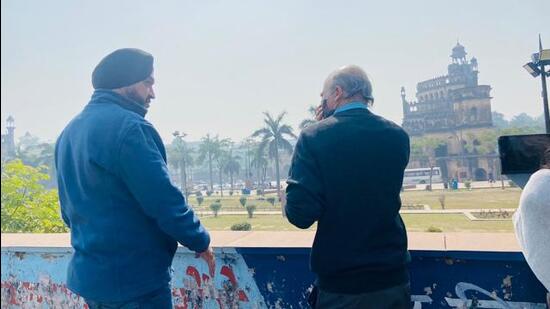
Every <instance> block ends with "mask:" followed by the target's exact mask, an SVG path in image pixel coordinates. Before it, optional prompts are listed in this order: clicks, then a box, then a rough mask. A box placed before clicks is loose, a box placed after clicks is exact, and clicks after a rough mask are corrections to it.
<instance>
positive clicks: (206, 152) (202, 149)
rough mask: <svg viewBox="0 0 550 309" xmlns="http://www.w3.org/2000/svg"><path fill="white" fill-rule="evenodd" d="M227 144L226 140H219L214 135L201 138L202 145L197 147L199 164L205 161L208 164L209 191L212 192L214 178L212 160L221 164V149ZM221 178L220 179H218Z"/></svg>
mask: <svg viewBox="0 0 550 309" xmlns="http://www.w3.org/2000/svg"><path fill="white" fill-rule="evenodd" d="M228 142H229V140H228V139H221V140H220V138H219V137H218V136H217V135H216V136H214V137H211V136H210V133H209V134H206V136H205V137H203V138H202V143H201V144H200V146H199V157H198V159H197V160H198V161H199V162H201V163H202V162H204V161H205V160H207V162H208V172H209V176H210V191H214V177H213V174H212V163H213V162H214V160H217V161H218V162H221V160H218V159H221V158H220V157H221V155H222V149H223V148H224V147H225V146H226V145H227V143H228ZM220 178H221V177H220Z"/></svg>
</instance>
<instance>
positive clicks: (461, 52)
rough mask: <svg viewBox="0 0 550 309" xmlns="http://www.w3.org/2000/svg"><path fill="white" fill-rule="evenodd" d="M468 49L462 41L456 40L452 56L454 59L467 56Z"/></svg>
mask: <svg viewBox="0 0 550 309" xmlns="http://www.w3.org/2000/svg"><path fill="white" fill-rule="evenodd" d="M466 54H467V53H466V49H465V48H464V46H462V45H460V43H458V42H456V46H455V47H453V52H452V54H451V57H452V58H454V59H461V58H465V57H466Z"/></svg>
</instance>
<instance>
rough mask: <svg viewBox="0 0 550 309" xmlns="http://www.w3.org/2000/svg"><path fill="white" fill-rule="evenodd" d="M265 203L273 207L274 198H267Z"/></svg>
mask: <svg viewBox="0 0 550 309" xmlns="http://www.w3.org/2000/svg"><path fill="white" fill-rule="evenodd" d="M267 201H268V202H269V203H270V204H271V206H275V198H274V197H273V196H270V197H268V198H267Z"/></svg>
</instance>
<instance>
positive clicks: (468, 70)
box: [401, 43, 500, 180]
mask: <svg viewBox="0 0 550 309" xmlns="http://www.w3.org/2000/svg"><path fill="white" fill-rule="evenodd" d="M466 55H467V53H466V50H465V48H464V46H462V45H461V44H460V43H457V44H456V46H455V47H453V49H452V53H451V56H450V57H451V63H450V64H449V65H448V67H447V74H446V75H443V76H439V77H435V78H432V79H429V80H425V81H422V82H419V83H418V84H417V86H416V100H407V95H406V92H405V88H404V87H401V101H402V108H403V128H404V129H405V130H406V131H407V133H409V135H410V136H411V138H412V140H413V143H414V141H415V139H420V138H424V137H427V138H431V139H434V140H437V141H439V144H438V146H437V147H436V148H435V149H430V150H426V151H425V153H423V154H422V155H418V154H417V155H414V154H413V156H412V157H411V161H410V164H409V168H419V167H430V166H439V167H440V168H441V171H442V176H443V178H444V180H450V179H452V178H456V179H458V180H466V179H471V180H488V179H495V178H496V177H498V176H500V173H499V171H498V169H499V165H500V164H499V162H498V156H497V154H496V153H495V152H490V153H485V154H480V153H478V152H477V150H476V147H475V146H476V144H477V143H479V141H478V140H477V139H476V136H478V135H479V134H482V133H483V132H484V131H491V130H494V129H493V123H492V118H491V94H490V92H491V86H489V85H480V84H479V83H478V74H479V71H478V62H477V59H476V58H475V57H472V58H471V59H470V60H467V58H466ZM495 144H496V141H495ZM467 145H473V147H467ZM472 148H473V149H472ZM468 149H469V150H468Z"/></svg>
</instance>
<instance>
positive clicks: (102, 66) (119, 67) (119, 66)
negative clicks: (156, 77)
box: [92, 48, 153, 89]
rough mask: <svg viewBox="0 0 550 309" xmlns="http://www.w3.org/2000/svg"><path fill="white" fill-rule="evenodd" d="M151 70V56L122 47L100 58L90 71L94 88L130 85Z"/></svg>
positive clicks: (137, 50) (146, 75) (142, 78)
mask: <svg viewBox="0 0 550 309" xmlns="http://www.w3.org/2000/svg"><path fill="white" fill-rule="evenodd" d="M152 72H153V56H152V55H151V54H149V53H147V52H144V51H143V50H140V49H137V48H122V49H118V50H115V51H114V52H112V53H110V54H108V55H107V56H105V58H103V59H101V61H100V62H99V64H98V65H97V66H96V67H95V69H94V72H93V73H92V85H93V86H94V89H117V88H122V87H126V86H130V85H132V84H135V83H137V82H140V81H142V80H145V79H146V78H147V77H149V76H151V73H152Z"/></svg>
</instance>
